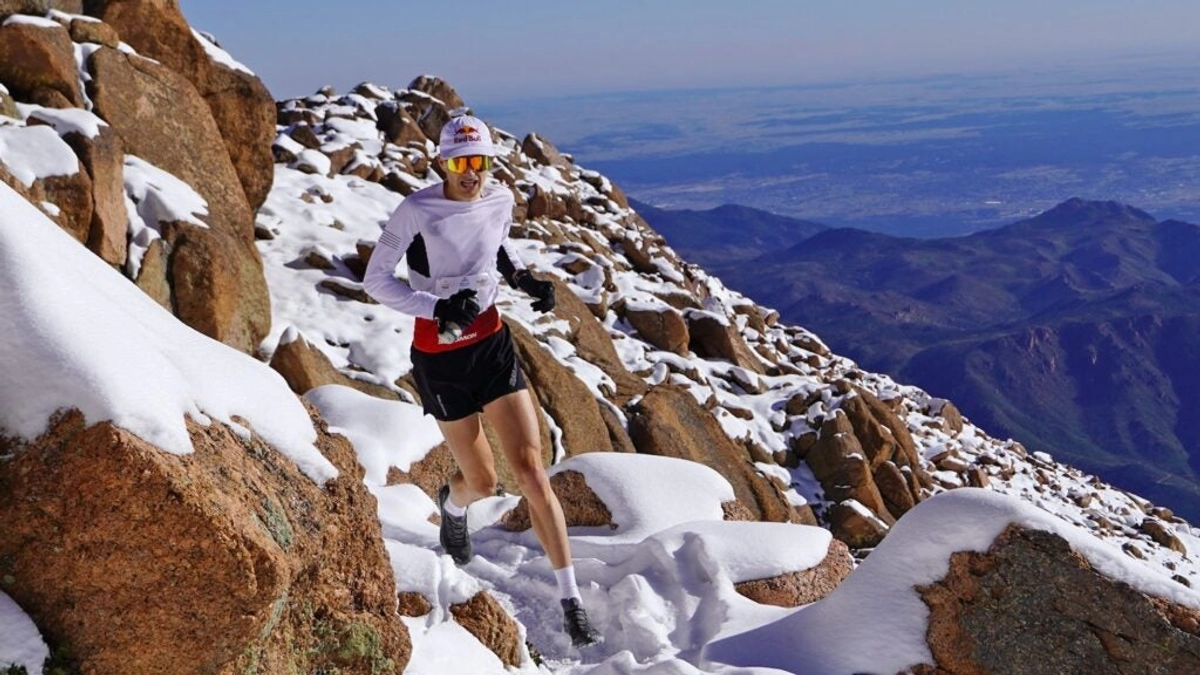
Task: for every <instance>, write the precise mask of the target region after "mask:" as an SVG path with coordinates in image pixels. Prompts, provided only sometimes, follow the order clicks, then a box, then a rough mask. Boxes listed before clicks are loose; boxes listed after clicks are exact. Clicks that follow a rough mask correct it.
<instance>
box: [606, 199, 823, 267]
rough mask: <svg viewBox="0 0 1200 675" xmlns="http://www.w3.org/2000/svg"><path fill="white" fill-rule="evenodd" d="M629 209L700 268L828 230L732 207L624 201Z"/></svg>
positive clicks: (748, 209) (773, 249)
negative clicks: (681, 206) (676, 206)
mask: <svg viewBox="0 0 1200 675" xmlns="http://www.w3.org/2000/svg"><path fill="white" fill-rule="evenodd" d="M629 205H630V206H632V207H633V208H634V210H636V211H637V212H638V213H639V214H640V215H641V216H642V217H643V218H644V219H646V221H648V222H649V223H650V225H651V226H653V227H654V229H655V231H657V232H658V233H659V234H661V235H663V236H664V237H666V238H667V241H668V242H669V243H670V244H671V247H672V248H674V249H675V251H676V252H677V253H679V254H680V255H682V256H683V257H684V258H685V259H686V260H687V261H688V262H692V263H697V264H699V265H700V266H702V267H705V268H708V267H710V266H711V265H722V264H728V263H730V262H735V261H742V260H748V259H750V258H757V257H758V256H760V255H762V254H763V253H764V252H767V251H778V250H780V249H783V248H789V247H791V246H794V245H795V244H796V243H797V242H800V241H802V240H805V239H808V238H809V237H811V236H813V235H814V234H817V233H819V232H824V231H825V230H828V229H829V227H828V226H826V225H822V224H820V223H814V222H811V221H808V220H799V219H797V218H789V217H787V216H780V215H776V214H774V213H771V212H769V211H761V210H759V209H752V208H750V207H748V206H738V205H736V204H726V205H724V206H718V207H717V208H715V209H708V210H707V211H696V210H691V209H660V208H657V207H654V206H651V205H649V204H646V203H643V202H639V201H637V200H636V199H630V200H629ZM731 225H734V226H732V227H731Z"/></svg>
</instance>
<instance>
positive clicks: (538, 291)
mask: <svg viewBox="0 0 1200 675" xmlns="http://www.w3.org/2000/svg"><path fill="white" fill-rule="evenodd" d="M513 281H514V282H516V285H517V288H519V289H521V290H522V291H525V292H526V293H528V294H529V295H531V296H533V297H534V298H537V299H536V300H534V302H533V305H531V306H532V307H533V308H534V309H535V310H537V311H539V312H542V313H545V312H549V311H550V310H552V309H554V284H552V283H550V282H549V281H542V280H540V279H538V278H537V277H535V276H533V273H531V272H530V271H529V270H517V271H516V272H515V273H514V274H513Z"/></svg>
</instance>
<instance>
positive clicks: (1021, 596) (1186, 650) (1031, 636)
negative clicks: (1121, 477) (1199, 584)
mask: <svg viewBox="0 0 1200 675" xmlns="http://www.w3.org/2000/svg"><path fill="white" fill-rule="evenodd" d="M919 590H920V593H921V597H922V599H923V600H924V601H925V604H926V605H928V606H929V611H930V617H929V633H928V642H929V648H930V651H931V652H932V653H933V657H934V660H935V661H936V664H927V665H930V666H933V667H931V668H928V669H927V670H926V671H925V672H935V673H944V674H953V675H977V674H978V675H982V674H984V673H998V672H1006V673H1028V674H1030V675H1038V674H1040V673H1046V674H1047V675H1050V674H1054V675H1057V674H1059V673H1191V672H1200V622H1198V619H1200V611H1198V610H1195V609H1191V608H1187V607H1181V606H1179V605H1175V604H1173V603H1171V602H1169V601H1167V600H1165V599H1162V598H1151V597H1148V596H1146V595H1143V594H1142V593H1140V592H1138V591H1136V590H1134V589H1133V588H1131V587H1130V586H1129V585H1127V584H1125V583H1123V582H1119V581H1115V580H1113V579H1110V578H1108V577H1105V576H1104V575H1102V574H1101V573H1099V572H1098V571H1097V570H1095V569H1094V568H1093V567H1092V566H1091V564H1090V563H1089V562H1088V561H1087V560H1086V559H1085V558H1083V557H1082V556H1081V555H1079V554H1078V553H1076V552H1075V551H1074V550H1072V549H1071V547H1070V545H1069V544H1068V543H1067V541H1066V540H1064V539H1063V538H1061V537H1059V536H1058V535H1055V534H1051V533H1048V532H1043V531H1038V530H1024V529H1020V528H1017V527H1015V526H1013V527H1009V528H1008V529H1007V530H1005V532H1004V533H1003V534H1002V535H1001V536H1000V537H998V538H997V539H996V541H995V542H994V543H993V544H992V546H991V548H989V549H988V550H987V551H986V552H984V553H970V552H964V553H955V554H954V555H953V556H952V557H951V560H950V569H949V571H948V572H947V574H946V576H945V577H944V578H943V579H942V580H940V581H938V582H936V583H934V584H931V585H929V586H925V587H921V588H920V589H919Z"/></svg>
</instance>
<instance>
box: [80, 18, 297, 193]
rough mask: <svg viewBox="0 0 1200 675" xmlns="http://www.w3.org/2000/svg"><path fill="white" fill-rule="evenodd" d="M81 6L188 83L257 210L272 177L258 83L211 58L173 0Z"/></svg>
mask: <svg viewBox="0 0 1200 675" xmlns="http://www.w3.org/2000/svg"><path fill="white" fill-rule="evenodd" d="M86 5H87V11H88V13H89V14H91V15H92V16H95V17H97V18H99V19H101V20H103V21H104V22H105V23H106V24H108V25H110V26H112V27H113V28H115V29H116V30H117V32H118V33H119V34H120V38H121V40H122V41H124V42H126V43H128V44H129V45H130V46H132V47H133V48H134V49H136V50H137V51H138V53H139V54H142V55H143V56H147V57H150V58H152V59H155V60H156V61H158V62H160V63H162V64H163V65H164V66H166V67H167V68H169V69H170V70H172V71H173V72H176V73H179V74H180V75H182V76H183V77H184V78H186V79H187V80H188V81H189V82H190V83H191V84H192V86H193V87H194V88H195V90H196V91H197V93H199V94H200V96H201V98H202V99H203V100H204V102H205V103H206V104H207V107H208V110H209V113H210V115H211V117H212V119H213V120H214V121H215V122H216V126H217V128H218V129H219V130H220V139H221V141H222V143H221V145H220V146H219V147H222V148H223V149H224V152H225V153H226V154H227V155H228V157H229V159H230V161H231V162H232V163H233V167H234V170H235V171H236V173H237V177H238V181H239V182H240V184H241V186H242V189H243V192H244V196H245V200H246V202H247V203H248V204H249V205H250V209H251V210H256V209H258V207H259V206H261V205H262V203H263V202H264V201H265V200H266V198H267V193H268V192H269V191H270V190H271V183H272V181H273V180H274V176H275V160H274V159H273V158H272V156H271V140H272V139H273V138H274V137H275V101H274V99H273V98H272V96H271V93H270V92H269V91H267V88H266V87H265V86H264V85H263V83H262V81H261V80H260V79H259V78H258V77H257V76H256V75H254V74H252V73H250V72H248V71H245V70H239V69H235V68H231V67H229V66H228V65H225V64H223V63H221V62H220V61H217V60H214V59H213V58H211V57H210V56H209V54H208V52H207V50H206V49H205V47H204V45H203V44H202V43H201V40H203V39H204V38H202V37H197V36H196V35H195V34H194V33H193V30H192V28H191V27H190V26H189V25H188V24H187V21H186V20H185V19H184V17H183V14H182V12H181V11H180V9H179V4H178V2H176V1H175V0H168V1H166V2H164V1H163V0H91V1H89V2H87V3H86ZM172 173H174V172H172ZM177 175H178V174H177ZM189 182H190V181H189Z"/></svg>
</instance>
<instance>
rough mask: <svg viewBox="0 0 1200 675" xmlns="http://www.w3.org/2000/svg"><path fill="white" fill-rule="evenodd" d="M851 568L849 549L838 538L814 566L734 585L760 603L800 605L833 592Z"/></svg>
mask: <svg viewBox="0 0 1200 675" xmlns="http://www.w3.org/2000/svg"><path fill="white" fill-rule="evenodd" d="M853 569H854V559H853V558H852V557H851V556H850V549H848V548H846V545H845V544H843V543H842V542H840V541H838V540H837V539H832V540H830V542H829V551H828V552H827V553H826V554H825V558H824V559H823V560H821V562H820V563H818V564H817V565H816V566H814V567H810V568H808V569H806V570H800V571H798V572H788V573H786V574H781V575H780V576H777V577H771V578H769V579H755V580H754V581H743V582H741V583H737V584H734V589H735V590H736V591H737V592H738V593H741V594H742V595H744V596H746V597H747V598H750V599H751V600H753V601H755V602H757V603H760V604H763V605H775V606H777V607H799V606H801V605H807V604H809V603H813V602H816V601H817V600H820V599H821V598H823V597H825V596H827V595H829V594H830V593H832V592H833V589H835V588H837V587H838V585H839V584H841V583H842V581H843V580H844V579H845V578H846V577H848V576H850V572H851V571H852V570H853Z"/></svg>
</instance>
